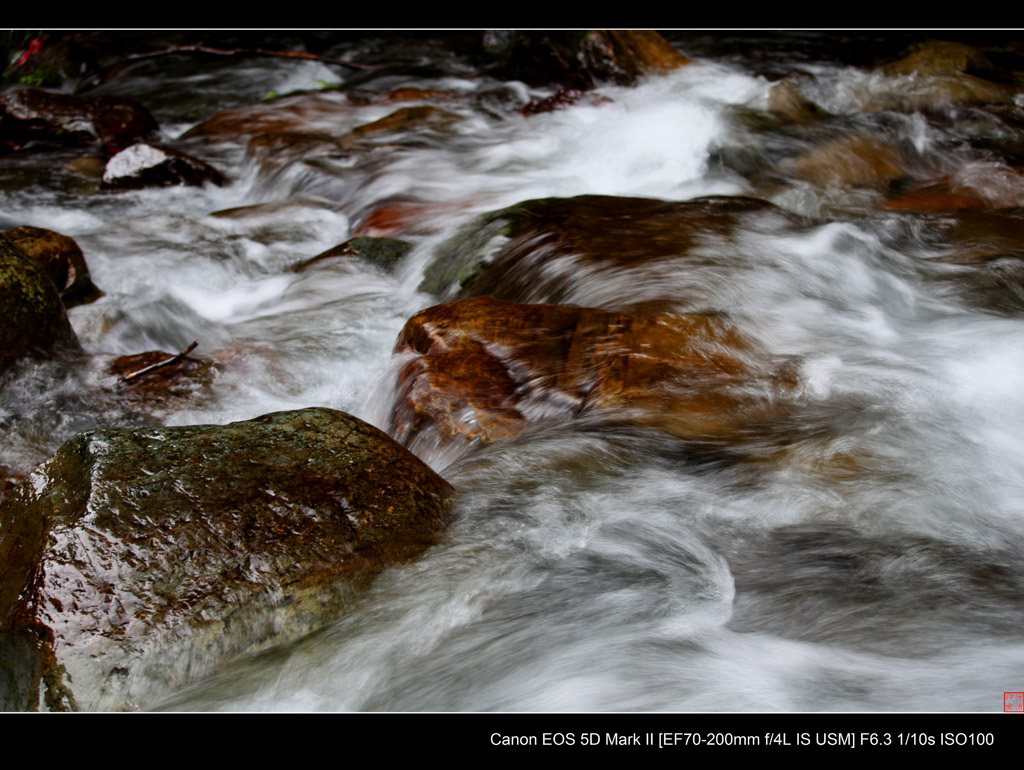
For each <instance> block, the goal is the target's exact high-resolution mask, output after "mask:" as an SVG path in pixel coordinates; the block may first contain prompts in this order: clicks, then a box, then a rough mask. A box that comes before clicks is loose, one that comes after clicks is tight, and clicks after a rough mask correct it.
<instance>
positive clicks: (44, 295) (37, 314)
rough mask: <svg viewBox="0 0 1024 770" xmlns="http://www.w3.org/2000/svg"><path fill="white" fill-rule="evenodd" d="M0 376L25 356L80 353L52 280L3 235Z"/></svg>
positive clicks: (0, 244)
mask: <svg viewBox="0 0 1024 770" xmlns="http://www.w3.org/2000/svg"><path fill="white" fill-rule="evenodd" d="M0 316H2V317H3V319H4V321H3V324H2V325H0V372H2V371H4V370H5V369H8V368H9V367H11V366H12V365H14V364H15V363H16V362H17V361H19V360H20V359H22V358H25V357H26V356H33V355H43V356H47V355H50V354H51V353H53V352H54V350H55V349H56V348H60V347H64V348H69V349H73V350H77V349H78V347H79V345H78V338H77V337H76V336H75V333H74V331H73V330H72V328H71V324H70V323H69V322H68V317H67V313H66V312H65V310H64V305H63V303H61V301H60V295H59V294H58V292H57V287H56V286H54V283H53V280H52V279H51V278H50V276H49V275H48V274H47V272H46V270H45V269H44V268H43V266H42V265H40V264H39V263H38V262H36V261H35V260H33V259H32V258H31V257H29V256H28V255H27V254H25V252H24V251H22V250H21V249H19V248H18V247H17V246H15V245H14V244H12V243H11V242H10V241H9V240H7V238H5V237H4V236H2V235H0Z"/></svg>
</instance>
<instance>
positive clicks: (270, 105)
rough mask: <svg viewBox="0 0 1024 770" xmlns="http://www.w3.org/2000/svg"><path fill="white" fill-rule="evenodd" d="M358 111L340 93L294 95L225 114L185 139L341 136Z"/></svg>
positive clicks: (193, 131)
mask: <svg viewBox="0 0 1024 770" xmlns="http://www.w3.org/2000/svg"><path fill="white" fill-rule="evenodd" d="M354 109H355V107H353V105H351V104H350V103H349V101H348V99H347V98H346V97H345V96H344V95H343V94H340V93H337V92H335V93H332V92H319V91H318V92H316V93H302V94H291V95H288V96H283V97H281V98H279V99H274V100H273V101H269V102H261V103H260V104H252V105H246V106H244V107H236V108H235V109H232V110H226V111H225V112H221V113H219V114H217V115H214V116H213V117H212V118H209V119H208V120H204V121H203V122H202V123H200V124H199V125H197V126H195V127H193V128H191V129H190V130H189V131H188V132H187V133H186V134H185V137H184V138H192V137H210V138H216V139H236V140H237V139H241V138H243V137H253V136H257V135H259V134H271V133H283V134H310V135H316V136H323V135H324V134H327V135H337V134H340V133H342V132H343V131H344V127H345V126H346V124H348V125H351V123H350V121H351V120H352V115H353V110H354Z"/></svg>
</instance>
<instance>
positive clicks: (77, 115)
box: [0, 88, 158, 151]
mask: <svg viewBox="0 0 1024 770" xmlns="http://www.w3.org/2000/svg"><path fill="white" fill-rule="evenodd" d="M157 128H158V126H157V123H156V121H155V120H154V119H153V116H152V115H150V114H149V110H147V109H146V108H145V107H143V106H142V105H141V104H139V103H138V102H136V101H134V100H132V99H120V98H116V97H113V96H72V95H70V94H60V93H50V92H49V91H41V90H39V89H37V88H26V89H23V90H20V91H11V92H10V93H7V94H4V95H3V96H0V151H2V150H8V151H10V150H18V149H21V148H22V147H25V146H26V145H28V144H30V143H31V142H46V143H53V144H71V145H82V144H85V145H99V146H102V147H106V148H109V149H113V150H118V149H122V148H124V147H127V146H128V145H130V144H132V143H134V142H136V141H138V140H139V139H143V138H145V137H147V136H148V135H150V134H152V133H153V132H155V131H156V130H157Z"/></svg>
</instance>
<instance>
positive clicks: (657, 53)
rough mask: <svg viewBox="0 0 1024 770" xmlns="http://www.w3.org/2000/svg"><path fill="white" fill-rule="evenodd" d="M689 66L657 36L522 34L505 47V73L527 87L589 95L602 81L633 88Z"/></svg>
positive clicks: (631, 33) (626, 33)
mask: <svg viewBox="0 0 1024 770" xmlns="http://www.w3.org/2000/svg"><path fill="white" fill-rule="evenodd" d="M690 63H691V62H690V60H689V59H687V58H686V57H685V56H683V55H682V54H681V53H679V51H677V50H676V49H675V48H674V47H673V46H672V44H671V43H669V42H668V41H667V40H665V38H663V37H662V36H661V35H659V34H658V33H657V32H651V31H630V30H598V31H576V32H520V33H517V34H516V35H515V37H514V38H513V39H512V41H511V42H510V44H509V49H508V55H507V62H506V64H505V67H504V73H505V74H506V76H507V79H509V80H521V81H523V82H524V83H528V84H530V85H536V86H546V85H558V86H564V87H566V88H575V89H579V90H588V89H591V88H593V87H595V86H597V85H599V84H600V83H605V82H611V83H617V84H618V85H625V86H629V85H635V84H636V82H637V81H638V80H639V79H640V78H641V77H643V76H645V75H650V74H661V73H664V72H668V71H669V70H673V69H676V68H678V67H681V66H684V65H686V64H690Z"/></svg>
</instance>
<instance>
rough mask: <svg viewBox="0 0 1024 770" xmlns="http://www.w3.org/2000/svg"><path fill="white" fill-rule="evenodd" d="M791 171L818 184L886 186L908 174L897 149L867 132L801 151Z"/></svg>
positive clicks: (882, 187)
mask: <svg viewBox="0 0 1024 770" xmlns="http://www.w3.org/2000/svg"><path fill="white" fill-rule="evenodd" d="M794 173H795V175H796V176H797V177H799V178H801V179H804V180H806V181H808V182H810V183H812V184H815V185H818V186H820V187H875V188H879V189H885V188H887V187H888V185H889V184H890V183H891V182H893V181H894V180H896V179H900V178H902V177H905V176H908V174H907V171H906V161H905V160H904V159H903V156H902V154H901V153H900V151H899V150H898V149H897V148H896V147H893V146H892V145H890V144H888V143H887V142H884V141H882V140H881V139H879V138H877V137H875V136H872V135H869V134H849V135H847V136H841V137H839V138H838V139H833V140H831V141H828V142H826V143H824V144H822V145H819V146H817V147H812V148H811V149H809V150H807V151H806V152H804V153H803V154H802V155H800V157H799V158H797V159H796V163H795V166H794Z"/></svg>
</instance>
